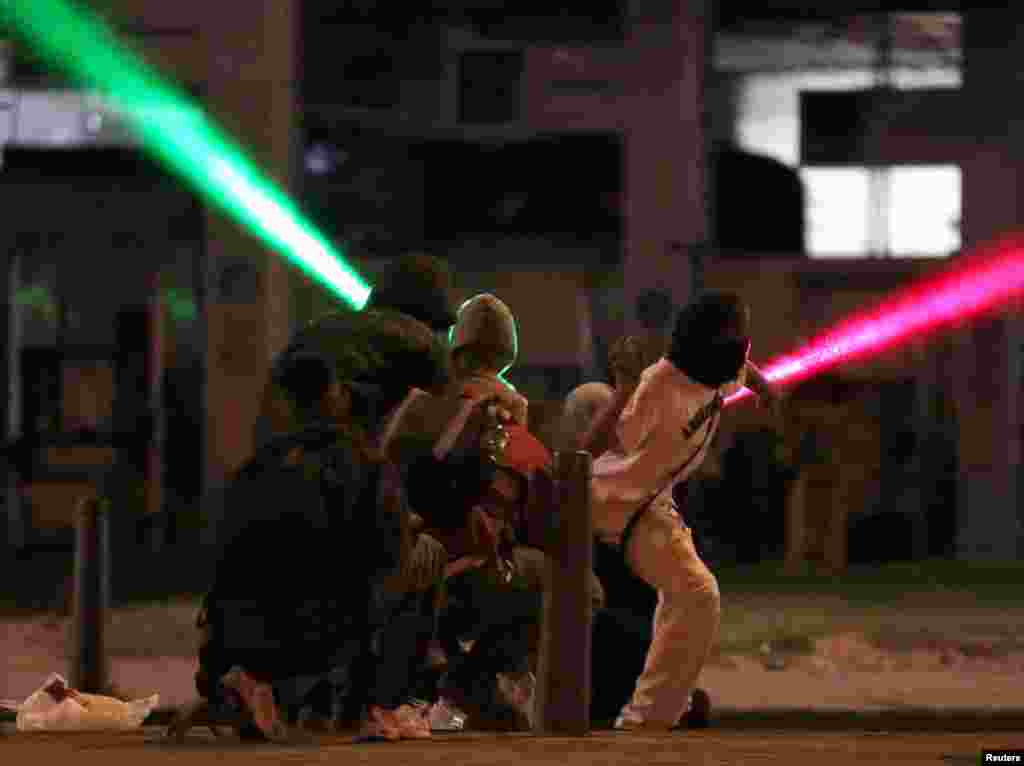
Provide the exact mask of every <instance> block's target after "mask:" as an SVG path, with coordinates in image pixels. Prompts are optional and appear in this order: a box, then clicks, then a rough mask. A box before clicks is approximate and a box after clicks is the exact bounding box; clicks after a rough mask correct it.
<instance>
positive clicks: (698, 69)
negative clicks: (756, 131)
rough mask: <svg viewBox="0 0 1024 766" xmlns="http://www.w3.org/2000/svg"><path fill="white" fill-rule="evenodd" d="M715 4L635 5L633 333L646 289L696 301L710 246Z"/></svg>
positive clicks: (627, 103)
mask: <svg viewBox="0 0 1024 766" xmlns="http://www.w3.org/2000/svg"><path fill="white" fill-rule="evenodd" d="M709 8H710V4H709V3H707V2H705V0H632V2H631V3H630V4H629V14H630V19H629V32H628V38H627V41H626V49H627V58H628V62H629V63H628V65H627V67H626V73H625V80H626V82H625V87H624V92H625V94H627V95H625V96H624V98H623V107H624V108H623V112H622V113H623V115H624V119H625V152H624V153H625V169H624V171H625V172H624V174H623V175H624V185H625V223H624V230H625V231H624V247H625V253H624V258H623V264H624V270H623V281H624V291H623V292H624V294H623V305H624V306H625V307H626V314H627V317H626V321H625V328H624V329H625V330H626V331H628V332H635V331H637V330H638V327H637V326H636V320H635V317H634V316H632V315H633V310H632V307H633V306H634V304H635V301H636V297H637V295H639V294H640V293H641V292H643V291H644V290H645V289H649V288H658V287H660V288H663V289H665V290H668V291H669V292H670V293H671V295H672V298H673V300H674V302H675V303H676V304H677V305H684V304H686V303H687V302H688V300H689V298H690V284H689V283H690V254H691V253H692V252H693V251H694V249H695V248H697V247H699V246H700V245H701V244H702V243H704V242H705V241H706V240H707V235H708V228H707V195H706V176H707V169H706V163H707V151H706V149H707V147H706V143H705V139H704V134H705V130H704V123H705V119H704V74H705V69H706V59H707V53H708V45H707V41H708V38H709V34H708V33H709V31H710V29H711V17H710V11H709Z"/></svg>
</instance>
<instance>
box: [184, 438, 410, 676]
mask: <svg viewBox="0 0 1024 766" xmlns="http://www.w3.org/2000/svg"><path fill="white" fill-rule="evenodd" d="M399 490H400V485H399V484H398V481H397V479H396V478H395V476H394V468H393V467H392V466H389V465H388V464H387V463H382V462H378V461H375V460H372V459H370V457H369V456H368V455H367V454H365V453H364V452H362V451H361V450H360V449H359V448H358V447H357V446H356V445H354V444H352V443H350V442H349V441H348V440H347V439H346V438H345V436H344V434H343V433H341V432H339V431H335V430H332V429H329V428H322V427H318V428H311V429H309V430H307V431H304V432H303V433H301V434H296V435H294V436H290V437H285V438H281V439H277V440H275V441H273V442H271V443H270V444H268V445H267V446H266V447H264V448H263V449H261V450H260V451H259V452H258V453H257V455H256V456H255V457H254V458H253V460H251V461H250V462H249V463H248V464H246V466H244V467H243V468H242V470H241V471H240V472H239V474H238V476H237V477H236V479H235V481H234V482H233V483H232V485H231V486H230V487H229V489H228V499H227V514H226V516H225V519H224V523H223V526H222V528H221V530H220V545H221V555H220V557H219V560H218V563H217V567H216V570H215V576H214V585H213V588H212V589H211V591H210V593H209V594H208V596H207V600H206V610H205V611H206V620H207V622H208V626H209V627H208V633H209V641H208V642H207V643H206V645H205V646H204V647H203V649H202V650H201V652H200V665H201V671H200V675H201V676H202V679H203V680H202V683H200V679H199V678H197V685H199V686H201V687H202V688H200V693H205V694H209V693H210V688H209V680H210V679H217V678H219V677H220V676H221V675H223V673H225V672H227V670H229V669H230V668H231V667H232V666H233V665H240V666H241V667H243V668H244V669H245V670H246V671H247V672H249V673H250V674H251V675H252V676H254V677H256V678H259V679H261V680H266V681H279V680H281V679H285V678H289V677H292V676H297V675H311V674H316V673H318V672H326V671H327V670H329V669H330V668H331V667H332V666H333V664H334V663H335V662H336V661H337V659H338V656H339V653H341V654H345V653H346V652H347V651H349V650H348V649H346V647H347V646H348V645H350V644H351V642H353V641H355V642H359V641H360V640H361V639H362V637H363V636H364V635H365V633H366V631H367V627H368V626H369V624H370V621H371V617H372V614H371V599H372V587H373V585H372V583H373V581H374V579H375V578H380V577H382V576H383V575H384V573H386V572H389V571H391V570H393V569H395V568H396V567H399V566H400V565H401V562H402V558H403V555H404V554H403V550H402V549H403V545H404V542H403V540H404V537H405V535H406V532H405V526H404V519H403V512H404V509H403V506H402V504H401V499H400V497H396V496H395V495H396V492H398V491H399ZM282 554H284V556H285V557H286V559H285V558H283V557H282ZM285 560H286V561H287V568H286V569H285V568H284V561H285ZM339 583H344V587H339Z"/></svg>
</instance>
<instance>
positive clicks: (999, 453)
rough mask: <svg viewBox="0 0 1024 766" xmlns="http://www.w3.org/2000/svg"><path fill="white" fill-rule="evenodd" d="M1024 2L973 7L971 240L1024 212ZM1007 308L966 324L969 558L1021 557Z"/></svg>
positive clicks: (1017, 419)
mask: <svg viewBox="0 0 1024 766" xmlns="http://www.w3.org/2000/svg"><path fill="white" fill-rule="evenodd" d="M1022 24H1024V9H1021V8H1018V7H1016V6H1012V7H1009V8H1005V9H1000V10H978V11H975V10H971V11H968V12H967V14H966V16H965V22H964V38H963V39H964V42H963V46H964V86H963V87H964V92H963V96H964V99H965V106H966V108H968V109H970V111H971V114H972V115H973V122H974V134H975V135H976V136H979V137H984V138H983V139H981V140H979V141H978V142H977V143H976V145H975V146H974V149H973V151H972V152H971V153H969V154H967V156H966V157H965V158H964V160H963V220H964V231H963V233H964V248H965V249H967V248H970V247H971V246H973V245H976V244H978V243H981V242H984V241H985V240H987V239H990V238H992V237H994V236H997V235H998V234H1000V233H1002V232H1005V231H1007V230H1008V229H1010V228H1013V227H1015V226H1018V225H1019V224H1020V223H1021V222H1022V220H1024V215H1022V214H1024V147H1022V146H1021V145H1020V139H1019V137H1020V135H1021V130H1022V129H1024V99H1022V96H1024V87H1022V85H1024V65H1022V64H1021V63H1020V62H1019V60H1018V58H1019V57H1017V56H1016V55H1015V51H1016V36H1017V31H1018V29H1019V28H1020V27H1021V25H1022ZM1014 316H1015V312H1014V314H1011V313H1010V312H1006V313H1004V314H1003V315H1001V316H997V317H993V318H987V319H984V320H980V321H978V322H975V323H973V324H972V325H971V326H970V327H969V328H966V329H965V330H963V331H961V333H960V335H959V337H958V344H957V351H956V354H957V356H958V357H959V358H958V363H957V365H956V366H957V369H959V370H962V371H963V374H961V375H960V376H958V379H957V381H956V383H955V386H956V389H955V390H956V399H957V405H958V409H959V414H960V428H961V445H962V454H961V487H960V499H961V503H962V507H961V514H960V516H961V518H962V525H961V528H960V535H959V541H958V549H959V551H960V555H961V556H963V557H964V558H988V559H1013V558H1016V557H1018V556H1019V555H1020V553H1021V551H1022V550H1024V545H1022V539H1021V513H1022V511H1021V507H1020V506H1021V503H1020V482H1019V479H1018V476H1019V474H1020V463H1021V445H1020V433H1021V430H1020V429H1021V408H1020V404H1019V401H1020V394H1021V376H1020V370H1019V367H1020V355H1021V343H1022V341H1024V336H1022V334H1021V328H1020V320H1019V319H1016V318H1014Z"/></svg>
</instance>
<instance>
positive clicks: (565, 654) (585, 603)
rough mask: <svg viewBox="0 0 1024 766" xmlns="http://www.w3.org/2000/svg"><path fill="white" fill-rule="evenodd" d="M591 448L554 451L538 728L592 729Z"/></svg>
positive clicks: (548, 730)
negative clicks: (551, 537) (552, 529)
mask: <svg viewBox="0 0 1024 766" xmlns="http://www.w3.org/2000/svg"><path fill="white" fill-rule="evenodd" d="M591 462H592V461H591V456H590V453H589V452H569V451H566V452H557V453H555V507H554V508H552V509H551V511H552V513H554V514H557V516H556V518H557V527H556V532H555V537H556V540H555V545H554V547H553V549H552V551H551V553H552V555H551V557H550V559H549V562H548V567H549V573H548V574H549V578H548V583H549V587H548V588H546V589H545V593H544V616H543V621H542V624H541V645H540V659H539V663H538V665H539V666H538V673H537V675H538V679H537V680H538V684H537V692H536V694H537V699H536V710H535V713H536V715H535V718H534V731H535V732H537V733H550V734H568V735H573V736H583V735H586V734H588V733H589V732H590V651H591V625H592V621H593V614H592V605H591V600H590V573H591V571H592V569H593V550H594V548H593V531H592V530H593V525H592V522H591V518H590V470H591Z"/></svg>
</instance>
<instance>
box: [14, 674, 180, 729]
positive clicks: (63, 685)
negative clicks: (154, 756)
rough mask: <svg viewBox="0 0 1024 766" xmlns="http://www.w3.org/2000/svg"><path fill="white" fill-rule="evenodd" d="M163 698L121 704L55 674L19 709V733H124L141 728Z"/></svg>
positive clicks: (116, 700) (17, 725)
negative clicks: (73, 684) (74, 686)
mask: <svg viewBox="0 0 1024 766" xmlns="http://www.w3.org/2000/svg"><path fill="white" fill-rule="evenodd" d="M159 702H160V695H159V694H154V695H153V696H151V697H146V698H145V699H140V700H133V701H132V702H122V701H121V700H118V699H114V698H113V697H104V696H101V695H98V694H85V693H83V692H79V691H76V690H74V689H72V688H71V687H70V686H68V683H67V681H66V680H64V677H63V676H61V675H60V674H58V673H53V674H52V675H51V676H50V677H49V678H47V679H46V683H44V684H43V685H42V686H40V687H39V688H38V689H37V690H36V691H35V692H33V693H32V694H31V695H30V696H29V698H28V699H26V700H25V701H24V702H22V703H21V704H20V705H19V706H18V717H17V721H16V724H15V725H16V727H17V730H18V731H125V730H128V729H136V728H138V727H139V726H141V725H142V722H143V721H145V720H146V718H147V717H148V716H149V714H150V713H151V712H153V709H154V708H155V707H156V706H157V704H159Z"/></svg>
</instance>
